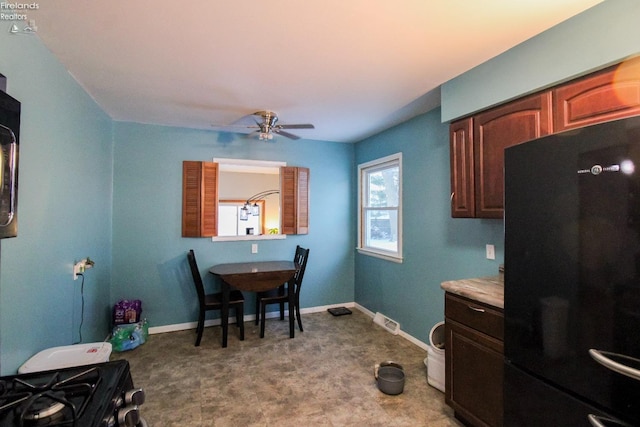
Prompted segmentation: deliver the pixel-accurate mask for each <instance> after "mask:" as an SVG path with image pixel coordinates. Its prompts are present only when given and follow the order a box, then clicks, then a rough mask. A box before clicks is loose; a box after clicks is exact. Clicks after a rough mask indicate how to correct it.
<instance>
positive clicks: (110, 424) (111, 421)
mask: <svg viewBox="0 0 640 427" xmlns="http://www.w3.org/2000/svg"><path fill="white" fill-rule="evenodd" d="M115 425H116V417H114V416H113V415H109V417H108V418H105V419H104V420H102V424H100V427H115Z"/></svg>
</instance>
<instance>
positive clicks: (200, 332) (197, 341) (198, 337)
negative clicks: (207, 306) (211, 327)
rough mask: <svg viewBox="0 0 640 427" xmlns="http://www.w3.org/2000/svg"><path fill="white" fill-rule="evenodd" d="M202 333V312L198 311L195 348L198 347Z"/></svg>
mask: <svg viewBox="0 0 640 427" xmlns="http://www.w3.org/2000/svg"><path fill="white" fill-rule="evenodd" d="M203 331H204V310H200V315H199V316H198V326H197V327H196V334H197V336H196V347H198V346H199V345H200V341H201V340H202V332H203Z"/></svg>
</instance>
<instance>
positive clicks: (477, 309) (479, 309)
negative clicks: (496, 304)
mask: <svg viewBox="0 0 640 427" xmlns="http://www.w3.org/2000/svg"><path fill="white" fill-rule="evenodd" d="M467 307H469V310H473V311H475V312H478V313H484V308H480V307H473V306H471V305H468V306H467Z"/></svg>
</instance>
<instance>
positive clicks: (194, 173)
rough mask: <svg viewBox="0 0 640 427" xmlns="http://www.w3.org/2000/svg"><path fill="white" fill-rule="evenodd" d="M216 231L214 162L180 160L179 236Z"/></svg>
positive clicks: (216, 192) (214, 233)
mask: <svg viewBox="0 0 640 427" xmlns="http://www.w3.org/2000/svg"><path fill="white" fill-rule="evenodd" d="M217 235H218V164H217V163H213V162H198V161H184V162H182V237H213V236H217Z"/></svg>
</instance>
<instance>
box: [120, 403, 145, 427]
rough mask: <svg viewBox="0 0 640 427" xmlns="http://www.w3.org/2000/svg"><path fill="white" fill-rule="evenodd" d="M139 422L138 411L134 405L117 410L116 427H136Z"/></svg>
mask: <svg viewBox="0 0 640 427" xmlns="http://www.w3.org/2000/svg"><path fill="white" fill-rule="evenodd" d="M139 422H140V409H139V408H138V406H136V405H131V406H125V407H124V408H120V409H118V425H119V426H122V427H136V426H137V425H138V423H139Z"/></svg>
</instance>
